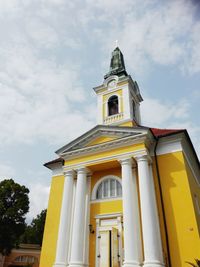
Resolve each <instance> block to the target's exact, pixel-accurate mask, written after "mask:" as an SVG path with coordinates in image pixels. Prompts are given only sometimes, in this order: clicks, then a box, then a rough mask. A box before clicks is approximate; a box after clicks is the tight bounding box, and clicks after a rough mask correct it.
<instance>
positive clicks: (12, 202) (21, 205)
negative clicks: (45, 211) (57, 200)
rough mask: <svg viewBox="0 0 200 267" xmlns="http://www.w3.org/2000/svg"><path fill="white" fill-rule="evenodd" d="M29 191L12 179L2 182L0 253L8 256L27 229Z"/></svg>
mask: <svg viewBox="0 0 200 267" xmlns="http://www.w3.org/2000/svg"><path fill="white" fill-rule="evenodd" d="M28 193H29V190H28V188H26V187H25V186H23V185H19V184H17V183H15V182H14V181H13V180H12V179H8V180H3V181H2V182H0V253H2V254H3V255H7V254H9V253H10V251H11V249H12V248H13V247H15V245H16V244H17V242H18V240H19V237H20V236H21V234H22V233H23V232H24V229H25V225H26V224H25V215H26V213H27V212H28V210H29V198H28Z"/></svg>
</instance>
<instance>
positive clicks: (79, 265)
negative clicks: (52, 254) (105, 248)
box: [68, 261, 88, 267]
mask: <svg viewBox="0 0 200 267" xmlns="http://www.w3.org/2000/svg"><path fill="white" fill-rule="evenodd" d="M68 267H88V264H85V263H83V262H80V261H76V262H70V263H69V265H68Z"/></svg>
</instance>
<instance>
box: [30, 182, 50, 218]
mask: <svg viewBox="0 0 200 267" xmlns="http://www.w3.org/2000/svg"><path fill="white" fill-rule="evenodd" d="M29 189H30V193H29V199H30V209H29V213H28V214H27V222H30V221H31V220H32V219H33V218H35V217H36V215H38V214H39V213H40V212H41V211H42V210H43V209H46V208H47V203H48V197H49V190H50V187H49V186H45V185H43V184H41V183H36V184H31V185H30V187H29Z"/></svg>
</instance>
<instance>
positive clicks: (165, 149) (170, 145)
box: [156, 138, 183, 155]
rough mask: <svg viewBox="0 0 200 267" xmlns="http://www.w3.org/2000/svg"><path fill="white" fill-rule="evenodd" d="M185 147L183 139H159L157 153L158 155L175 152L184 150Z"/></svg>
mask: <svg viewBox="0 0 200 267" xmlns="http://www.w3.org/2000/svg"><path fill="white" fill-rule="evenodd" d="M182 150H183V148H182V146H181V139H180V138H179V139H176V140H162V139H160V140H159V143H158V146H157V149H156V154H157V155H163V154H167V153H173V152H177V151H182Z"/></svg>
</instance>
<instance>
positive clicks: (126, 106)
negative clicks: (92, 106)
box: [94, 47, 143, 126]
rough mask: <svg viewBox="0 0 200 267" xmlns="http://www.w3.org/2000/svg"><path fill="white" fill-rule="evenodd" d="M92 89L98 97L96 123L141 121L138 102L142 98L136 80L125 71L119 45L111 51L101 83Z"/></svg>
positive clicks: (130, 123)
mask: <svg viewBox="0 0 200 267" xmlns="http://www.w3.org/2000/svg"><path fill="white" fill-rule="evenodd" d="M94 91H95V93H96V94H97V99H98V124H103V125H122V126H125V125H126V126H128V125H130V126H133V125H138V124H140V123H141V119H140V102H142V101H143V99H142V96H141V94H140V90H139V87H138V85H137V82H136V81H133V79H132V78H131V76H130V75H128V74H127V72H126V68H125V63H124V57H123V54H122V52H121V50H120V49H119V47H116V48H115V49H114V51H113V52H112V57H111V62H110V70H109V72H108V73H107V74H106V75H105V76H104V82H103V84H102V85H100V86H97V87H95V88H94Z"/></svg>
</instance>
